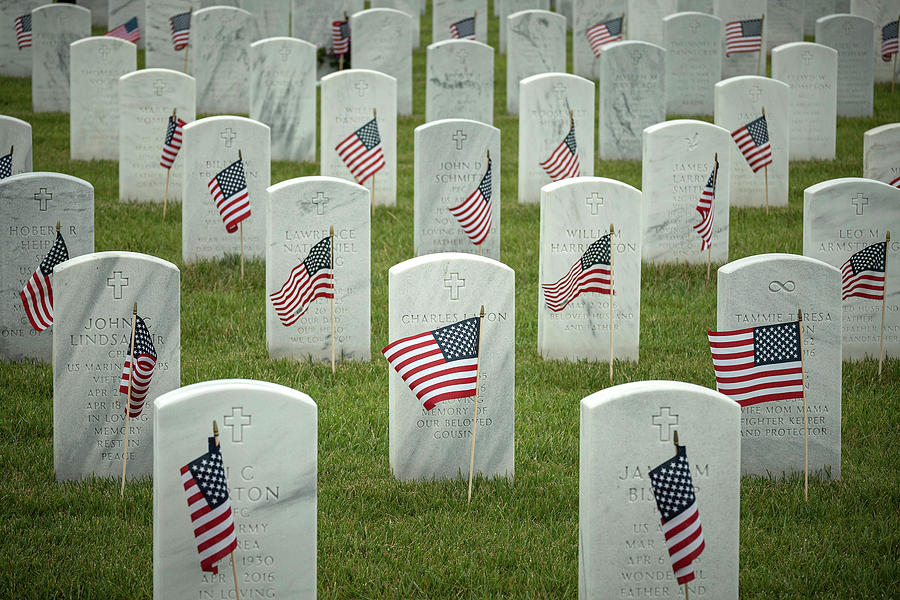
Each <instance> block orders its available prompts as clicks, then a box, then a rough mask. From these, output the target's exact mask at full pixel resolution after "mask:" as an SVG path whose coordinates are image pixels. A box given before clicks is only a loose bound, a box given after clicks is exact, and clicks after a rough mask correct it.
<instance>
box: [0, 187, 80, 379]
mask: <svg viewBox="0 0 900 600" xmlns="http://www.w3.org/2000/svg"><path fill="white" fill-rule="evenodd" d="M0 211H2V214H3V221H4V223H5V225H4V227H3V229H2V230H0V231H2V237H0V244H2V246H0V247H2V255H3V261H2V264H0V290H2V298H3V302H2V305H0V357H2V358H3V359H5V360H16V361H18V360H27V359H35V360H40V361H43V362H50V357H51V350H52V348H51V345H52V339H53V329H54V327H53V326H52V325H51V326H50V327H49V328H46V329H44V330H43V331H37V330H36V329H35V328H34V327H33V326H32V324H31V322H30V320H29V317H28V314H27V312H26V309H25V305H24V303H23V300H22V298H21V296H20V295H19V294H20V293H21V292H22V291H23V290H24V289H25V286H26V284H27V283H29V281H30V279H31V277H32V274H33V273H35V272H36V270H37V269H38V268H39V266H40V264H41V261H43V260H44V257H45V256H47V254H48V253H49V252H50V251H51V248H52V247H53V245H54V242H55V241H56V238H57V234H56V222H57V221H59V224H60V230H59V235H61V236H62V238H63V243H65V245H66V248H67V250H68V255H69V257H70V258H72V257H75V256H80V255H82V254H87V253H89V252H93V251H94V186H92V185H91V184H90V183H88V182H87V181H84V180H83V179H78V178H77V177H72V176H71V175H63V174H62V173H46V172H37V173H23V174H21V175H13V176H12V177H8V178H6V179H3V180H0ZM55 286H56V279H55V276H53V275H51V277H50V287H51V290H52V289H53V288H54V287H55ZM33 289H35V291H36V292H37V291H38V290H37V289H36V288H33ZM50 307H51V308H52V307H53V305H52V297H51V300H50Z"/></svg>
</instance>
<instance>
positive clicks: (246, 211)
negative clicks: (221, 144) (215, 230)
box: [209, 158, 250, 233]
mask: <svg viewBox="0 0 900 600" xmlns="http://www.w3.org/2000/svg"><path fill="white" fill-rule="evenodd" d="M209 193H210V194H212V197H213V200H214V201H215V203H216V208H217V209H219V214H220V215H221V216H222V221H223V222H224V223H225V231H227V232H228V233H234V232H235V231H237V230H238V223H240V222H241V221H243V220H244V219H246V218H247V217H249V216H250V192H249V191H248V190H247V180H246V179H245V178H244V160H243V159H242V158H239V159H237V161H235V162H233V163H231V164H230V165H229V166H227V167H225V168H224V169H222V170H221V171H220V172H219V173H218V174H217V175H216V176H215V177H213V178H212V179H210V181H209Z"/></svg>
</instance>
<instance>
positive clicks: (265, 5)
mask: <svg viewBox="0 0 900 600" xmlns="http://www.w3.org/2000/svg"><path fill="white" fill-rule="evenodd" d="M238 6H239V7H240V8H243V9H244V10H246V11H247V12H248V13H250V14H251V15H253V16H254V18H255V19H256V31H257V34H258V35H259V38H260V39H265V38H270V37H287V36H289V35H290V34H291V0H241V1H240V4H239V5H238Z"/></svg>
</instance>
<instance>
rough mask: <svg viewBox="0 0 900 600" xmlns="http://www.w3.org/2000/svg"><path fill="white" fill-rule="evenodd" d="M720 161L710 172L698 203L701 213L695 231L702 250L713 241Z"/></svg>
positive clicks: (698, 210) (707, 247) (698, 209)
mask: <svg viewBox="0 0 900 600" xmlns="http://www.w3.org/2000/svg"><path fill="white" fill-rule="evenodd" d="M718 169H719V165H718V163H717V164H716V166H715V167H713V172H712V173H710V174H709V179H708V180H707V181H706V185H705V186H704V187H703V191H702V192H701V193H700V201H699V202H698V203H697V212H698V213H700V222H699V223H697V224H696V225H694V231H696V232H697V234H698V235H699V236H700V251H701V252H702V251H703V250H707V249H709V247H710V245H711V242H712V226H713V216H714V212H715V211H714V209H713V201H714V200H715V199H716V172H717V171H718Z"/></svg>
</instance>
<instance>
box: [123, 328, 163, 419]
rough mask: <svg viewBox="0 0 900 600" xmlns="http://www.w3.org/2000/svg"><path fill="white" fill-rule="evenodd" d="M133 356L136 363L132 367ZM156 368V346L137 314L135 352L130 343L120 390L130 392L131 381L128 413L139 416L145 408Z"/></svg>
mask: <svg viewBox="0 0 900 600" xmlns="http://www.w3.org/2000/svg"><path fill="white" fill-rule="evenodd" d="M132 357H133V359H134V365H133V367H132ZM154 369H156V348H155V347H154V346H153V340H152V338H151V337H150V331H149V330H148V329H147V325H146V324H145V323H144V320H143V319H142V318H140V317H139V316H137V315H135V321H134V353H133V354H132V351H131V344H130V343H129V344H128V353H127V355H126V356H125V367H124V368H123V369H122V379H121V380H120V381H119V392H120V393H122V394H128V382H129V380H130V381H131V396H130V397H129V399H128V407H127V410H128V415H129V416H130V417H132V418H134V417H138V416H140V414H141V411H142V410H143V409H144V400H146V399H147V392H148V391H149V389H150V380H151V379H152V378H153V371H154Z"/></svg>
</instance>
